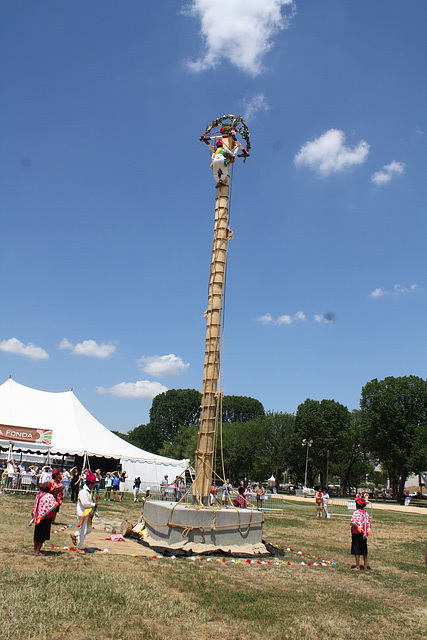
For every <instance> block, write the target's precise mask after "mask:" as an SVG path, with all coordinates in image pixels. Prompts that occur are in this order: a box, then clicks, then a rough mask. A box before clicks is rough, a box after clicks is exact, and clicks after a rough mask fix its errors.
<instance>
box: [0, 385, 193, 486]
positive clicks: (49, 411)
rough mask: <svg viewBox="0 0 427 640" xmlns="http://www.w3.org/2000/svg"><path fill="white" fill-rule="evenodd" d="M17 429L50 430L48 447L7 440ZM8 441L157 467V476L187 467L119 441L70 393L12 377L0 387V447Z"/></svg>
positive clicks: (53, 451) (22, 447) (32, 448)
mask: <svg viewBox="0 0 427 640" xmlns="http://www.w3.org/2000/svg"><path fill="white" fill-rule="evenodd" d="M19 427H21V428H30V429H51V430H52V443H51V445H50V446H48V445H46V444H45V445H43V444H30V443H26V442H16V441H15V442H14V441H13V439H10V438H8V430H9V433H10V432H11V431H12V429H13V428H14V429H17V428H19ZM11 428H12V429H11ZM10 442H13V448H14V449H15V450H18V451H41V452H47V450H48V449H50V453H51V454H61V455H78V456H84V454H85V453H86V454H87V455H88V456H98V457H102V458H115V459H120V460H121V461H129V462H142V463H148V464H153V465H156V466H157V465H160V466H161V467H162V470H161V471H159V473H162V472H163V473H164V470H165V468H171V467H177V468H176V470H175V469H174V472H175V473H176V475H179V474H180V473H182V471H183V470H184V469H185V468H186V467H187V461H186V460H174V459H172V458H165V457H163V456H157V455H155V454H153V453H149V452H148V451H144V450H143V449H139V448H138V447H135V446H134V445H132V444H130V443H128V442H126V441H125V440H122V438H119V436H116V435H115V434H114V433H112V432H111V431H110V430H109V429H107V428H106V427H104V426H103V425H102V424H101V423H100V422H98V420H96V418H94V417H93V416H92V415H91V414H90V413H89V411H87V409H85V408H84V406H83V405H82V403H81V402H80V401H79V400H78V399H77V398H76V396H75V395H74V393H73V392H72V391H65V392H62V393H52V392H49V391H39V390H38V389H31V388H30V387H25V386H23V385H21V384H18V383H17V382H15V381H14V380H12V378H9V379H8V380H6V382H5V383H4V384H2V385H1V386H0V446H2V447H3V448H6V447H8V446H9V443H10ZM158 475H159V474H158V473H156V474H154V476H158ZM153 480H154V478H153Z"/></svg>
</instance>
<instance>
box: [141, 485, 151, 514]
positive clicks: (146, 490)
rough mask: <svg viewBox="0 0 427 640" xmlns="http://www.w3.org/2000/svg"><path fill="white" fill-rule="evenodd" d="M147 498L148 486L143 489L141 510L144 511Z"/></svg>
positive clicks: (148, 497)
mask: <svg viewBox="0 0 427 640" xmlns="http://www.w3.org/2000/svg"><path fill="white" fill-rule="evenodd" d="M149 499H150V487H147V488H146V489H145V494H144V497H143V498H142V512H144V505H145V503H146V502H147V500H149Z"/></svg>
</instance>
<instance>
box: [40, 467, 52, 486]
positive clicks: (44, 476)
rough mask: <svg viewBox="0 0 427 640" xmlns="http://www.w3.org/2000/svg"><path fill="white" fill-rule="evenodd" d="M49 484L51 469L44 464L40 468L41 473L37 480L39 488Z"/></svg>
mask: <svg viewBox="0 0 427 640" xmlns="http://www.w3.org/2000/svg"><path fill="white" fill-rule="evenodd" d="M49 482H52V467H50V466H49V465H48V464H46V465H45V466H44V467H42V472H41V475H40V478H39V485H40V487H46V486H47V485H48V484H49Z"/></svg>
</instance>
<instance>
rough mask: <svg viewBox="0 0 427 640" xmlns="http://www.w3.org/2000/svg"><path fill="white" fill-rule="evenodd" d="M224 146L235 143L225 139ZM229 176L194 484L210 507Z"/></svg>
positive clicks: (197, 496)
mask: <svg viewBox="0 0 427 640" xmlns="http://www.w3.org/2000/svg"><path fill="white" fill-rule="evenodd" d="M223 143H224V146H229V144H230V143H231V144H232V143H233V141H232V138H228V137H225V136H224V138H223ZM228 198H229V177H227V178H226V180H225V181H224V183H222V184H219V185H217V188H216V199H215V226H214V239H213V246H212V257H211V267H210V277H209V292H208V308H207V311H206V343H205V345H206V346H205V361H204V366H203V387H202V405H201V413H200V427H199V439H198V443H197V450H196V452H195V456H196V477H195V481H194V483H193V503H194V504H199V505H201V504H203V505H207V504H208V501H209V494H210V490H211V486H212V473H213V464H214V447H215V429H216V414H217V401H218V377H219V365H220V362H219V357H220V340H221V315H222V301H223V296H224V282H225V271H226V266H227V251H228V243H229V240H230V239H231V237H232V232H231V230H230V228H229V213H228Z"/></svg>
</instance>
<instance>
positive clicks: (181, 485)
mask: <svg viewBox="0 0 427 640" xmlns="http://www.w3.org/2000/svg"><path fill="white" fill-rule="evenodd" d="M178 487H179V499H180V500H181V499H182V498H183V497H184V494H185V489H186V487H185V480H184V478H183V477H182V476H180V477H179V483H178Z"/></svg>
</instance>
